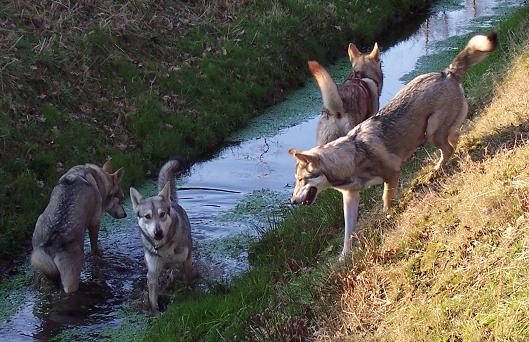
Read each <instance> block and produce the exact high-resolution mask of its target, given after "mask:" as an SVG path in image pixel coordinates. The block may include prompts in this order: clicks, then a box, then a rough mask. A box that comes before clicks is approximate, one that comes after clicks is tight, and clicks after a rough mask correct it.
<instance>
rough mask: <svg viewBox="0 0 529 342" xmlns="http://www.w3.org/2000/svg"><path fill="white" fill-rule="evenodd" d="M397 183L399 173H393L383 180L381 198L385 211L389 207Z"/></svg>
mask: <svg viewBox="0 0 529 342" xmlns="http://www.w3.org/2000/svg"><path fill="white" fill-rule="evenodd" d="M398 184H399V173H397V174H396V175H394V176H393V177H392V178H390V179H387V180H385V182H384V195H383V196H382V199H383V201H384V212H387V211H388V210H389V208H391V204H392V202H393V199H394V198H395V192H396V190H397V187H398Z"/></svg>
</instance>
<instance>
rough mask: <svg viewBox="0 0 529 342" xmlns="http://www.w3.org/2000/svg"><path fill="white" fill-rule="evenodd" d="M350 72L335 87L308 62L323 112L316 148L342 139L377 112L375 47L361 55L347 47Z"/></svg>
mask: <svg viewBox="0 0 529 342" xmlns="http://www.w3.org/2000/svg"><path fill="white" fill-rule="evenodd" d="M348 52H349V60H350V61H351V66H352V71H351V74H350V75H349V77H348V78H347V79H346V80H345V82H343V83H342V84H338V85H337V84H336V83H335V82H334V80H333V79H332V77H331V76H330V75H329V73H328V72H327V70H325V68H324V67H322V66H321V65H320V64H319V63H318V62H315V61H309V69H310V72H311V73H312V75H313V76H314V79H315V80H316V83H317V84H318V87H319V88H320V91H321V95H322V99H323V109H322V112H321V116H320V120H319V121H318V128H317V129H316V144H317V145H323V144H326V143H328V142H331V141H333V140H335V139H337V138H339V137H343V136H344V135H346V134H347V132H349V131H350V130H351V129H352V128H353V127H354V126H356V125H358V124H359V123H360V122H362V121H364V120H365V119H367V118H368V117H370V116H372V115H374V114H375V113H376V112H378V106H379V96H380V94H381V93H382V81H383V76H382V68H381V66H380V53H379V50H378V45H377V43H375V46H374V47H373V50H372V51H371V53H369V54H366V55H363V54H361V53H360V51H359V50H358V49H357V47H356V46H355V45H354V44H352V43H351V44H349V49H348Z"/></svg>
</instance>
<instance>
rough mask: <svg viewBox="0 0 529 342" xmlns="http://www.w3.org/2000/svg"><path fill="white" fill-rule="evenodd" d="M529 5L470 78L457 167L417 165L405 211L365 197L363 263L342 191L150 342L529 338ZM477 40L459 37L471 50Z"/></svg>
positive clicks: (287, 224)
mask: <svg viewBox="0 0 529 342" xmlns="http://www.w3.org/2000/svg"><path fill="white" fill-rule="evenodd" d="M527 18H529V9H528V8H524V9H521V10H518V11H517V12H515V14H514V15H513V16H512V17H511V18H510V19H508V20H506V21H504V22H502V23H501V24H500V25H499V27H498V28H497V30H498V33H499V40H500V42H501V43H500V46H499V48H498V49H497V51H496V52H495V53H494V54H492V55H491V56H489V57H488V58H487V59H486V60H485V61H483V62H482V63H481V64H480V65H478V66H477V67H475V68H473V69H472V70H471V72H470V73H468V74H467V75H466V77H465V79H464V86H465V91H466V93H467V96H468V97H469V102H470V104H471V109H470V115H471V117H472V121H471V122H469V123H468V124H467V126H466V127H465V132H466V133H465V134H464V136H463V138H462V141H461V144H460V148H459V149H458V152H457V156H456V157H454V158H453V160H452V162H451V163H450V165H449V166H448V167H447V168H446V172H445V173H444V174H442V175H440V176H438V177H437V178H436V179H435V180H434V181H433V182H430V183H428V182H425V181H424V179H425V178H426V177H425V176H426V174H427V173H428V172H429V171H430V170H431V168H432V166H433V160H434V159H436V157H437V156H436V155H434V156H431V157H429V156H430V154H431V153H432V151H433V150H432V149H421V150H420V151H419V153H417V154H416V155H415V156H414V157H413V158H412V160H410V161H409V162H408V163H406V166H405V169H404V174H403V177H402V178H403V179H402V185H401V189H400V198H399V201H398V207H397V209H396V212H395V213H394V217H393V218H392V219H391V220H388V219H386V218H385V217H384V215H382V213H381V211H380V209H381V204H380V202H381V200H380V195H381V191H380V189H379V188H374V189H370V190H368V191H364V192H363V193H362V207H361V218H360V227H361V231H360V233H359V235H358V237H357V242H356V248H355V249H354V255H353V263H352V264H351V265H346V266H344V265H339V264H336V263H335V260H336V256H337V255H338V254H339V252H340V245H341V241H342V229H343V228H342V225H343V222H342V218H341V215H342V212H341V199H340V197H339V195H338V194H337V193H335V192H332V191H329V192H326V193H324V194H322V196H321V197H319V198H318V201H317V203H315V204H314V205H313V206H311V207H308V208H297V209H296V210H293V211H292V212H291V213H289V214H288V216H287V219H286V220H285V221H284V222H282V223H280V224H279V225H278V226H277V227H274V229H272V230H270V231H269V232H268V233H266V234H265V235H264V237H263V238H262V239H261V240H260V241H259V242H258V243H256V244H255V245H254V246H253V247H252V250H251V252H250V254H251V259H252V263H253V265H254V266H255V268H254V270H253V271H251V272H249V273H247V274H245V275H244V276H243V277H242V278H240V279H237V280H235V281H234V283H233V286H232V287H228V288H221V289H219V290H217V291H215V292H214V293H213V294H211V295H208V296H199V297H194V298H190V299H189V300H185V301H181V302H177V303H174V304H172V305H171V306H170V307H169V308H168V310H167V312H166V313H165V314H164V315H163V316H162V317H161V318H160V319H158V320H156V321H155V322H154V324H153V326H152V328H151V329H150V331H148V333H147V339H148V340H153V341H154V340H155V341H159V340H173V339H174V338H175V337H176V338H177V339H178V340H187V341H192V340H204V341H207V340H214V339H215V340H218V339H223V338H224V339H226V340H235V339H240V340H246V339H248V340H249V339H251V340H263V341H270V340H302V339H309V340H310V339H319V340H340V339H343V340H357V339H358V340H376V341H378V340H393V341H395V340H396V341H416V340H458V341H460V340H493V339H497V340H505V339H509V340H523V339H524V337H526V336H528V335H529V325H528V323H527V316H528V313H529V312H528V311H527V310H528V309H527V305H526V304H527V301H528V300H529V292H528V291H527V284H528V282H529V278H528V274H529V273H528V272H527V271H528V269H527V265H528V263H527V261H528V260H527V258H528V247H527V246H528V245H529V236H528V233H527V231H528V230H527V228H528V222H529V218H528V211H529V207H528V204H527V203H528V202H527V201H528V198H529V197H528V196H529V187H528V184H529V173H528V172H527V160H529V159H528V157H529V145H527V144H526V142H527V138H529V129H528V126H527V125H528V122H529V115H528V114H527V110H526V109H527V107H528V104H529V100H528V97H527V94H528V90H529V89H528V85H527V82H526V78H527V73H528V71H529V54H528V53H527V46H528V44H529V35H528V32H529V30H528V28H529V21H528V19H527ZM465 43H466V38H462V39H459V40H457V41H454V42H453V44H454V45H453V46H454V47H456V46H457V47H458V48H462V47H463V46H464V44H465Z"/></svg>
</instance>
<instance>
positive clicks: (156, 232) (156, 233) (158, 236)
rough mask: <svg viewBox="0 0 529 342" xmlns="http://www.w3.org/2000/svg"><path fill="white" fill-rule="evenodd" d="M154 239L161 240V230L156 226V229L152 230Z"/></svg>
mask: <svg viewBox="0 0 529 342" xmlns="http://www.w3.org/2000/svg"><path fill="white" fill-rule="evenodd" d="M154 238H155V239H156V240H161V239H162V238H163V230H162V228H160V226H158V225H156V228H155V229H154Z"/></svg>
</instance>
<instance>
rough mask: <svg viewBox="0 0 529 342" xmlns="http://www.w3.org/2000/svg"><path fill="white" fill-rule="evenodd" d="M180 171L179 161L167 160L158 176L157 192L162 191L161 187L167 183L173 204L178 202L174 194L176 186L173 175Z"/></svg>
mask: <svg viewBox="0 0 529 342" xmlns="http://www.w3.org/2000/svg"><path fill="white" fill-rule="evenodd" d="M179 169H180V161H178V160H175V159H173V160H169V161H168V162H166V163H165V164H164V165H163V166H162V168H161V169H160V173H159V174H158V191H162V189H163V187H164V186H165V184H167V182H169V186H170V187H171V199H172V200H173V201H174V202H178V196H177V194H176V185H175V175H176V173H177V172H178V170H179Z"/></svg>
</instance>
